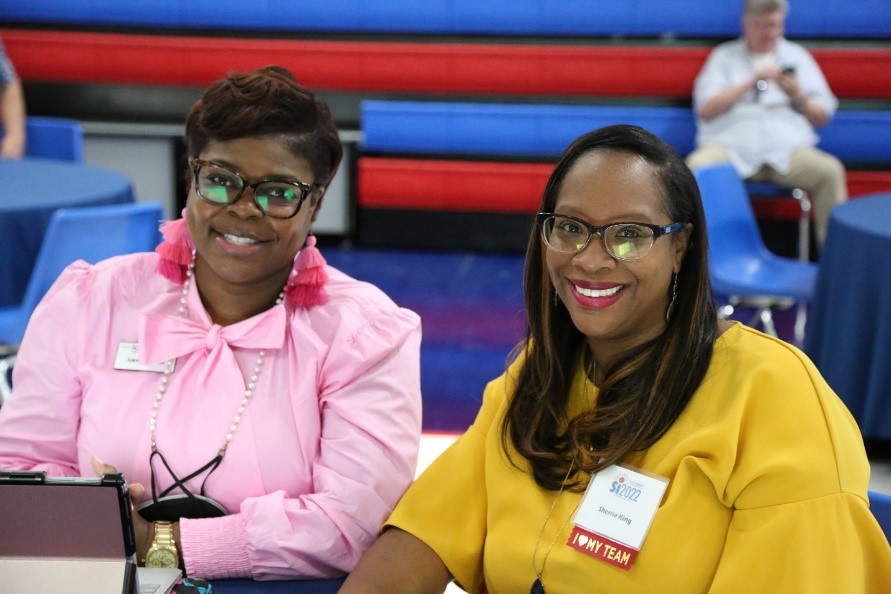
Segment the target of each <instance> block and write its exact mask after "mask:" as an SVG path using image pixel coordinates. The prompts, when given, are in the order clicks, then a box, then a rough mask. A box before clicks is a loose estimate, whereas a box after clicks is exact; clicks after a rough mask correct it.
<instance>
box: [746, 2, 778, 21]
mask: <svg viewBox="0 0 891 594" xmlns="http://www.w3.org/2000/svg"><path fill="white" fill-rule="evenodd" d="M769 12H781V13H783V14H784V15H785V14H787V13H788V12H789V2H787V1H786V0H746V3H745V5H744V6H743V17H753V16H757V15H759V14H766V13H769Z"/></svg>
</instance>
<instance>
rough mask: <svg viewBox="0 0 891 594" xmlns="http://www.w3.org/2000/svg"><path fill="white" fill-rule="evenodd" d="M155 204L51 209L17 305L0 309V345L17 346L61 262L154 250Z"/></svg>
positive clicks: (157, 236)
mask: <svg viewBox="0 0 891 594" xmlns="http://www.w3.org/2000/svg"><path fill="white" fill-rule="evenodd" d="M162 217H163V210H162V206H161V204H160V203H156V202H149V203H139V204H133V203H131V204H117V205H113V206H91V207H79V208H61V209H59V210H57V211H55V212H54V213H53V216H52V218H51V219H50V222H49V226H48V227H47V230H46V234H45V235H44V238H43V242H42V243H41V245H40V251H39V252H38V254H37V260H36V262H35V263H34V269H33V270H32V272H31V277H30V279H29V280H28V286H27V288H26V289H25V295H24V297H23V299H22V302H21V304H19V305H16V306H11V307H4V308H0V344H6V345H18V344H19V343H20V342H21V341H22V336H23V335H24V334H25V327H26V326H27V325H28V319H29V318H30V317H31V312H33V311H34V308H35V307H36V306H37V304H38V303H39V302H40V300H41V299H42V298H43V296H44V295H45V294H46V292H47V290H49V288H50V286H51V285H52V284H53V283H54V282H55V280H56V278H57V277H58V276H59V274H60V273H61V272H62V270H64V269H65V267H66V266H68V265H69V264H71V263H72V262H74V261H75V260H86V261H87V262H90V263H91V264H94V263H96V262H98V261H100V260H104V259H106V258H110V257H112V256H117V255H120V254H129V253H134V252H147V251H152V250H154V249H155V246H157V245H158V242H159V241H160V239H161V236H160V232H159V231H158V226H159V223H160V221H161V218H162Z"/></svg>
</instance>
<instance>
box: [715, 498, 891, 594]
mask: <svg viewBox="0 0 891 594" xmlns="http://www.w3.org/2000/svg"><path fill="white" fill-rule="evenodd" d="M741 584H745V590H746V591H748V592H814V593H818V592H826V593H834V592H875V593H876V594H878V593H880V592H891V550H889V547H888V542H887V541H886V540H885V537H884V535H883V534H882V531H881V529H880V528H879V526H878V525H877V524H876V522H875V518H873V516H872V513H871V512H870V511H869V508H868V506H867V503H866V502H865V501H864V500H863V499H862V498H861V497H858V496H856V495H853V494H850V493H839V494H835V495H827V496H825V497H819V498H816V499H808V500H806V501H798V502H794V503H785V504H781V505H774V506H769V507H757V508H754V509H737V510H735V511H734V513H733V518H732V520H731V522H730V527H729V529H728V531H727V540H726V542H725V545H724V554H723V555H722V557H721V563H720V564H719V566H718V572H717V574H716V575H715V579H714V581H713V583H712V587H711V591H712V592H736V591H739V588H740V585H741Z"/></svg>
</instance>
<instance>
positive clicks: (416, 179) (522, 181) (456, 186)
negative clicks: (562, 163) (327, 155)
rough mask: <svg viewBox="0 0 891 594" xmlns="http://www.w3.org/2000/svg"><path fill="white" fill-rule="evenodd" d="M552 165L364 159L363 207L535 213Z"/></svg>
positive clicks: (360, 168) (360, 196)
mask: <svg viewBox="0 0 891 594" xmlns="http://www.w3.org/2000/svg"><path fill="white" fill-rule="evenodd" d="M553 168H554V166H553V165H552V164H550V163H494V162H476V161H447V160H419V159H388V158H377V157H363V158H361V159H359V162H358V173H357V178H358V179H357V201H358V204H359V206H360V207H363V208H395V209H409V210H446V211H458V212H505V213H529V212H535V211H536V210H537V209H538V205H539V203H540V202H541V195H542V192H543V191H544V187H545V184H546V183H547V180H548V176H549V175H550V174H551V170H552V169H553Z"/></svg>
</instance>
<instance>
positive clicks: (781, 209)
mask: <svg viewBox="0 0 891 594" xmlns="http://www.w3.org/2000/svg"><path fill="white" fill-rule="evenodd" d="M553 167H554V166H553V164H551V163H500V162H488V161H450V160H437V159H390V158H383V157H362V158H360V159H359V161H358V173H357V177H358V179H357V202H358V205H359V207H360V208H379V209H386V208H389V209H397V210H443V211H454V212H504V213H521V214H522V213H531V212H535V211H536V210H537V209H538V206H539V203H540V201H541V195H542V192H543V191H544V187H545V184H546V183H547V180H548V176H549V175H550V174H551V170H552V169H553ZM847 178H848V192H849V194H850V196H851V197H857V196H861V195H864V194H871V193H874V192H883V191H891V171H849V172H848V173H847ZM752 207H753V209H754V211H755V214H756V215H757V216H758V217H760V218H767V219H781V220H795V219H797V218H798V214H799V212H800V211H799V206H798V202H796V201H795V200H794V199H793V198H792V197H788V198H787V197H768V198H757V199H754V200H753V201H752Z"/></svg>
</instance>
